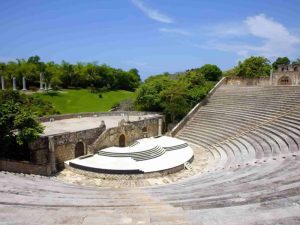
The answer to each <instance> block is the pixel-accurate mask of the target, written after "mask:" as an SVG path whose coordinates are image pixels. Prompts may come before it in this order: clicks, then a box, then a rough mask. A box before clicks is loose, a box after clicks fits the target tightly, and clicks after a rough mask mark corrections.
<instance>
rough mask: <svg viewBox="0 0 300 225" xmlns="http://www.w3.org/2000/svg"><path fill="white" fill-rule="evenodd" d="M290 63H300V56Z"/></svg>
mask: <svg viewBox="0 0 300 225" xmlns="http://www.w3.org/2000/svg"><path fill="white" fill-rule="evenodd" d="M292 64H300V58H298V59H296V60H295V61H293V62H292Z"/></svg>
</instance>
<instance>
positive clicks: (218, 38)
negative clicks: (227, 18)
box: [198, 14, 300, 57]
mask: <svg viewBox="0 0 300 225" xmlns="http://www.w3.org/2000/svg"><path fill="white" fill-rule="evenodd" d="M218 27H223V28H221V29H219V30H217V28H218ZM212 34H214V38H215V39H214V40H213V41H209V42H207V43H205V44H203V45H198V47H201V48H210V49H216V50H220V51H228V52H235V53H236V54H238V55H240V56H249V55H250V54H257V55H263V56H265V57H278V56H282V55H287V56H288V55H291V54H293V53H294V52H296V51H297V50H298V51H299V48H297V47H298V45H299V44H300V38H299V37H296V36H295V35H293V34H291V33H290V32H289V30H288V29H287V28H286V27H285V26H284V25H282V24H281V23H279V22H276V21H274V20H273V19H272V18H268V17H266V16H265V15H264V14H259V15H256V16H250V17H247V18H246V19H245V20H244V21H242V22H240V23H239V24H235V25H232V26H229V25H227V26H215V27H214V28H213V30H212V31H211V35H212ZM229 36H230V37H231V39H228V37H229ZM241 36H243V39H240V37H241ZM245 38H248V39H245ZM249 39H251V41H252V43H253V40H255V41H256V42H258V44H249V43H247V42H249Z"/></svg>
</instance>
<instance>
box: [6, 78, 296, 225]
mask: <svg viewBox="0 0 300 225" xmlns="http://www.w3.org/2000/svg"><path fill="white" fill-rule="evenodd" d="M289 84H290V83H289ZM171 134H172V135H173V136H175V137H176V138H179V139H182V140H184V141H186V142H188V143H189V144H190V146H193V150H194V157H195V159H194V162H193V163H192V164H191V166H192V168H190V170H185V171H182V172H179V173H175V174H170V175H166V176H163V177H161V178H148V179H137V181H135V183H132V182H131V180H130V179H125V180H123V181H121V180H116V181H115V182H112V181H107V180H104V179H103V183H99V184H98V185H93V184H92V182H91V180H93V179H92V178H90V179H86V180H84V179H81V180H80V182H79V181H78V180H77V181H76V180H71V179H69V180H68V179H66V176H67V175H65V178H64V179H63V178H61V176H62V175H58V176H53V177H43V176H35V175H25V174H15V173H9V172H1V173H0V178H1V179H0V185H1V193H0V197H1V198H0V199H1V200H0V207H1V209H0V224H74V225H75V224H107V225H116V224H120V225H121V224H156V225H168V224H176V225H179V224H181V225H183V224H194V225H202V224H203V225H204V224H205V225H214V224H222V225H225V224H256V225H258V224H267V225H271V224H272V225H275V224H278V225H279V224H287V225H291V224H300V154H299V150H300V86H299V85H298V83H297V85H271V84H270V82H269V81H267V80H259V81H257V82H252V83H251V84H250V83H249V81H245V82H244V81H242V82H236V81H233V80H232V81H230V80H228V79H223V80H222V81H221V82H219V84H217V85H216V87H215V88H214V89H213V91H211V93H210V94H209V95H208V97H207V98H206V99H205V100H204V101H203V102H201V103H199V104H198V105H197V106H196V107H195V108H194V109H193V110H192V111H191V112H190V113H189V114H188V115H187V116H186V118H185V119H184V120H183V121H181V123H180V124H178V126H177V127H176V128H175V129H174V130H173V131H172V132H171ZM62 173H64V172H62ZM69 173H70V174H71V173H72V171H71V172H70V171H69ZM70 174H69V176H70ZM74 174H75V173H74ZM74 176H75V177H76V175H74ZM77 177H79V175H78V176H77ZM111 183H113V184H114V185H110V186H109V185H108V184H111ZM95 184H96V183H95Z"/></svg>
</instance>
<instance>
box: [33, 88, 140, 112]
mask: <svg viewBox="0 0 300 225" xmlns="http://www.w3.org/2000/svg"><path fill="white" fill-rule="evenodd" d="M34 95H35V96H39V97H40V98H42V99H45V100H48V101H50V102H52V103H53V105H54V106H55V108H56V109H57V110H58V111H59V112H60V113H62V114H65V113H79V112H101V111H108V110H110V109H111V108H112V106H113V105H114V104H115V103H118V102H120V101H121V100H124V99H129V98H131V99H134V98H135V93H134V92H129V91H124V90H118V91H108V92H105V93H102V98H99V94H97V93H91V92H90V90H88V89H79V90H74V89H64V90H61V91H50V92H48V93H35V94H34Z"/></svg>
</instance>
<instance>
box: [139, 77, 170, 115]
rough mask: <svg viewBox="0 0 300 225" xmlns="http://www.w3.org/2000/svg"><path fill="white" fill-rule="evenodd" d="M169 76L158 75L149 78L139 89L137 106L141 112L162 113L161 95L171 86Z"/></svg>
mask: <svg viewBox="0 0 300 225" xmlns="http://www.w3.org/2000/svg"><path fill="white" fill-rule="evenodd" d="M171 82H172V80H171V78H170V76H169V75H157V76H152V77H149V78H147V79H146V80H145V82H144V83H143V84H142V85H141V86H140V87H139V88H138V89H137V97H136V105H137V108H138V109H140V110H146V111H157V112H162V111H163V107H162V105H161V95H160V93H161V92H162V91H163V90H166V89H167V88H168V86H170V85H171Z"/></svg>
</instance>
